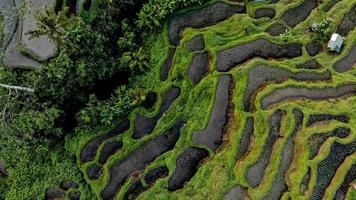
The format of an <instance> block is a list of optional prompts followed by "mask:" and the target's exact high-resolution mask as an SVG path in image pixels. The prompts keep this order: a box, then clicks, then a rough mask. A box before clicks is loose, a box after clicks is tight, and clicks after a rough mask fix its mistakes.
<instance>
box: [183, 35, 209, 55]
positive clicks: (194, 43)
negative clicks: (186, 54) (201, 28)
mask: <svg viewBox="0 0 356 200" xmlns="http://www.w3.org/2000/svg"><path fill="white" fill-rule="evenodd" d="M185 48H186V49H187V50H188V51H190V52H194V51H202V50H204V48H205V42H204V36H203V35H198V36H195V37H194V38H192V39H191V40H189V41H188V42H187V43H186V44H185Z"/></svg>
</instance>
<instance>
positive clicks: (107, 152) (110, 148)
mask: <svg viewBox="0 0 356 200" xmlns="http://www.w3.org/2000/svg"><path fill="white" fill-rule="evenodd" d="M122 145H123V144H122V142H121V141H110V142H108V143H106V144H105V145H104V147H103V150H102V151H101V154H100V157H99V163H100V164H102V165H104V164H105V163H106V161H107V160H108V158H109V157H110V156H112V155H114V154H115V153H116V152H117V151H118V150H120V149H121V148H122Z"/></svg>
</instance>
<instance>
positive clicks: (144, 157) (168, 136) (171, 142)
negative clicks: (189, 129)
mask: <svg viewBox="0 0 356 200" xmlns="http://www.w3.org/2000/svg"><path fill="white" fill-rule="evenodd" d="M182 126H183V122H182V121H178V122H177V123H176V124H174V125H173V126H172V127H171V128H170V129H169V130H167V131H166V132H165V133H164V134H162V135H160V136H158V137H156V138H154V139H152V140H150V141H148V142H146V143H145V144H142V145H141V146H140V147H138V148H137V149H136V150H134V151H132V152H131V153H130V154H129V155H128V156H127V157H126V158H124V159H123V160H121V161H119V162H118V163H116V164H115V165H113V167H112V168H111V169H110V177H109V180H108V183H107V185H106V186H105V188H104V190H103V191H102V192H101V197H102V199H103V200H108V199H113V198H114V197H115V195H116V193H117V192H118V191H119V190H120V188H121V186H122V185H123V184H124V182H125V180H126V179H127V178H128V177H129V176H130V175H131V174H132V173H134V172H137V171H140V170H143V169H144V168H145V167H146V165H148V164H149V163H151V162H152V161H154V160H155V159H156V158H157V157H159V156H160V155H162V154H164V153H165V152H167V151H170V150H172V149H173V148H174V146H175V144H176V143H177V141H178V139H179V137H180V132H181V128H182Z"/></svg>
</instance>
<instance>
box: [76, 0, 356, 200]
mask: <svg viewBox="0 0 356 200" xmlns="http://www.w3.org/2000/svg"><path fill="white" fill-rule="evenodd" d="M355 7H356V1H354V0H340V1H334V0H324V1H313V0H294V1H288V0H280V1H273V2H268V1H263V2H261V3H254V2H248V3H243V2H236V1H234V2H233V1H212V2H209V3H207V4H204V5H202V6H200V7H195V8H190V9H187V10H183V11H180V12H178V13H176V14H175V15H174V16H172V17H171V18H170V19H169V20H168V21H167V23H166V26H165V27H164V30H163V33H162V34H161V38H160V40H159V41H157V44H156V45H153V48H160V49H158V50H155V51H154V52H155V54H157V55H153V56H157V58H163V57H164V59H157V62H156V66H152V67H153V68H154V69H156V70H154V73H152V74H148V75H147V76H150V78H152V77H153V76H154V77H155V79H156V80H157V83H156V84H155V87H153V88H151V90H152V91H151V93H150V94H149V95H148V96H147V99H146V101H145V102H144V103H143V104H142V106H141V107H140V108H138V109H136V110H135V111H134V112H133V113H131V114H130V116H129V118H128V119H125V120H122V121H121V122H118V123H117V126H116V127H107V130H106V131H102V132H99V133H92V134H91V136H90V138H88V137H86V138H87V140H86V141H81V142H80V145H81V146H82V148H81V151H79V152H77V157H78V165H79V166H80V168H81V170H82V172H83V173H84V174H85V178H86V181H87V182H88V183H89V184H90V185H91V188H92V190H93V191H94V192H95V193H96V196H97V198H98V199H104V200H110V199H155V200H156V199H157V200H158V199H162V200H168V199H194V200H198V199H224V200H240V199H241V200H242V199H265V200H272V199H313V200H316V199H337V200H339V199H356V188H355V186H356V182H355V179H356V170H355V168H356V71H355V58H356V51H355V46H356V45H355V44H356V29H355V28H354V27H355V24H356V20H355V19H356V15H355V12H354V11H355ZM326 18H330V19H331V20H332V24H333V25H332V29H333V31H334V32H338V31H340V34H342V35H343V36H345V43H344V47H343V49H342V51H341V53H340V54H335V53H331V52H329V51H328V50H327V48H326V42H318V41H316V37H315V35H314V34H313V33H312V32H310V31H309V30H308V28H309V26H310V25H311V24H312V23H313V22H315V21H317V22H318V21H321V20H322V19H326ZM285 29H287V30H289V32H290V36H289V37H288V38H287V39H286V38H285V37H283V34H282V35H280V34H281V33H284V32H285ZM162 40H163V41H164V46H163V45H161V46H160V44H161V43H162ZM162 55H164V56H162ZM143 82H144V80H143ZM143 84H145V83H143ZM72 143H73V145H78V141H76V140H73V142H72Z"/></svg>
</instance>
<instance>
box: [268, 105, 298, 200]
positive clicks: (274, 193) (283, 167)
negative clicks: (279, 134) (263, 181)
mask: <svg viewBox="0 0 356 200" xmlns="http://www.w3.org/2000/svg"><path fill="white" fill-rule="evenodd" d="M293 115H294V118H295V125H294V130H293V132H292V135H291V136H290V137H289V138H288V140H287V143H286V144H285V146H284V149H283V151H282V155H281V160H280V165H279V171H278V174H277V176H276V177H275V179H274V181H273V183H272V186H271V188H270V190H269V192H268V194H267V195H266V196H265V197H263V200H279V199H281V197H282V195H283V193H284V192H286V191H287V190H288V186H287V184H286V179H287V177H286V172H287V170H288V169H289V167H290V165H291V164H292V160H293V155H294V154H293V153H294V138H295V136H296V134H297V133H298V132H299V131H300V129H301V128H302V125H303V118H304V115H303V113H302V111H300V110H299V109H294V110H293Z"/></svg>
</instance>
